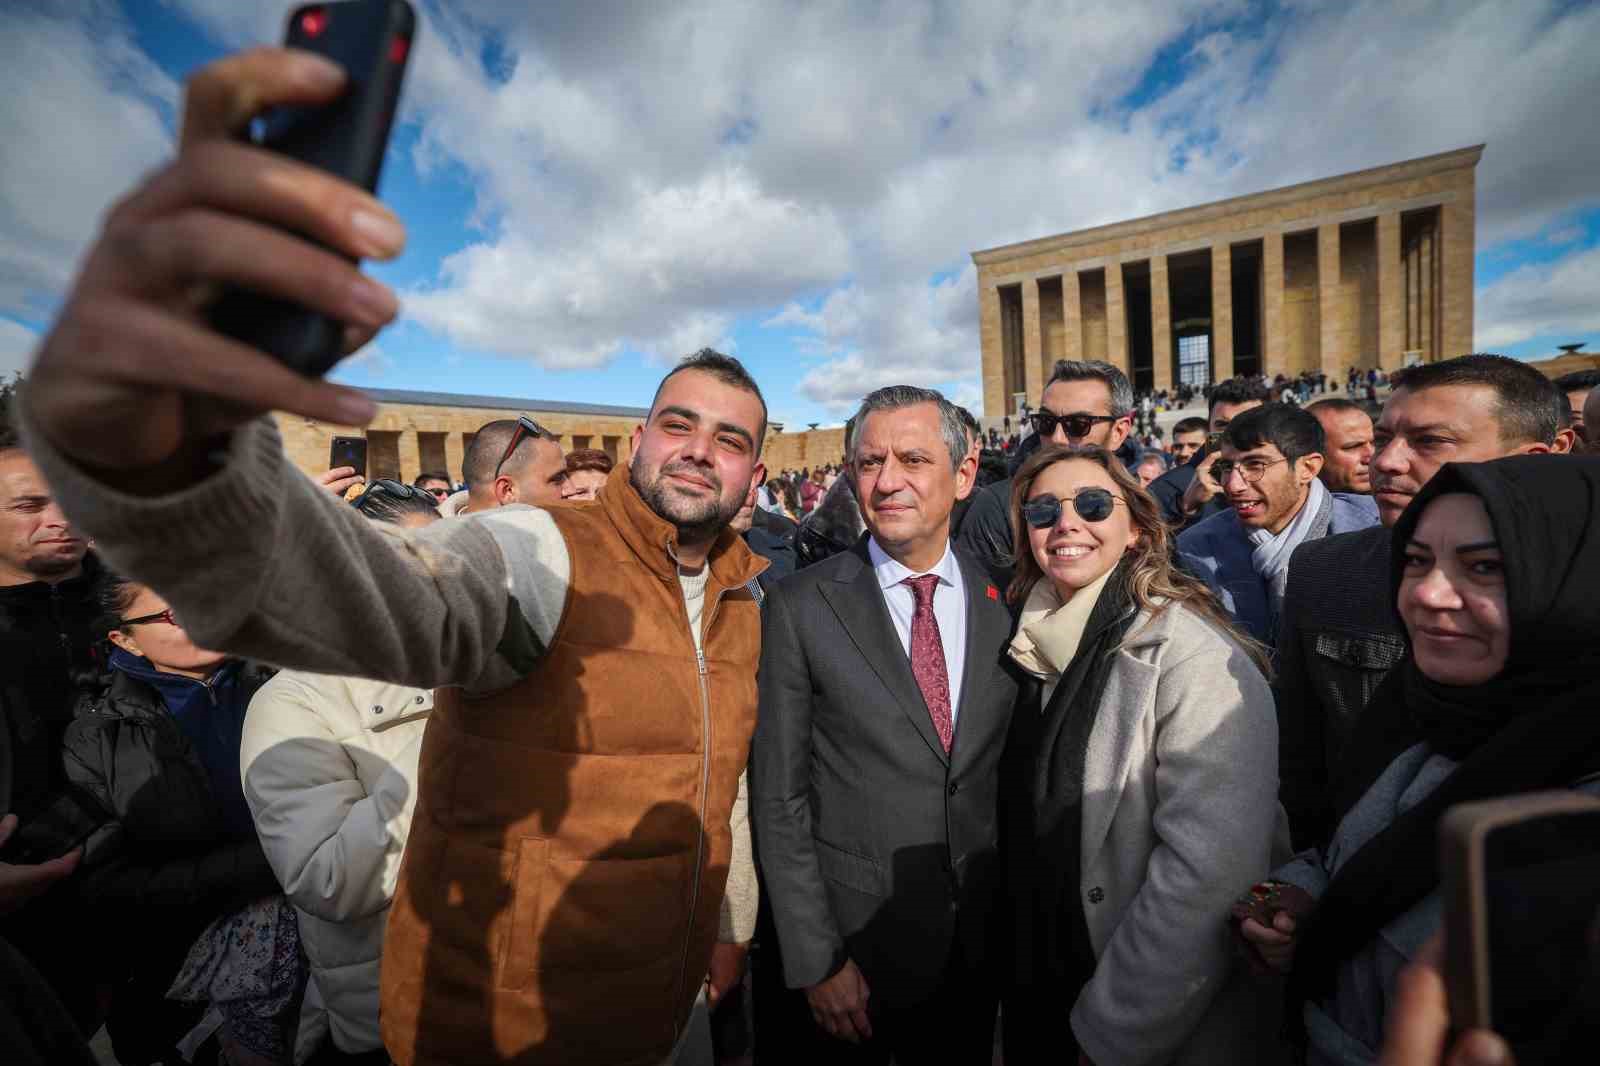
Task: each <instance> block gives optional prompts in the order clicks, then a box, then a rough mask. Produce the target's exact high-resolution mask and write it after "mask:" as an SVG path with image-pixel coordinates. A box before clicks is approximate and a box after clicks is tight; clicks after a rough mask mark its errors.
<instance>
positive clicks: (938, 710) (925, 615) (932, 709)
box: [901, 574, 952, 755]
mask: <svg viewBox="0 0 1600 1066" xmlns="http://www.w3.org/2000/svg"><path fill="white" fill-rule="evenodd" d="M901 584H902V585H910V586H911V593H912V595H914V596H915V597H916V598H917V609H916V611H914V612H913V613H912V615H911V675H912V676H913V677H915V678H916V679H917V687H918V688H920V689H921V690H922V700H923V702H924V703H926V704H927V705H928V715H929V717H931V718H932V719H933V728H934V731H935V732H936V733H938V734H939V743H941V744H943V745H944V752H945V754H946V755H948V754H950V735H951V733H952V730H951V728H950V675H949V673H948V672H947V671H946V670H945V665H944V642H943V641H942V640H940V639H939V619H937V618H935V617H934V614H933V593H934V590H935V589H937V588H938V587H939V575H937V574H923V575H922V576H921V577H908V578H906V579H905V580H904V581H902V582H901Z"/></svg>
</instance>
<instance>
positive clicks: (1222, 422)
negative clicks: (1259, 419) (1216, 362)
mask: <svg viewBox="0 0 1600 1066" xmlns="http://www.w3.org/2000/svg"><path fill="white" fill-rule="evenodd" d="M1266 402H1267V391H1266V390H1265V389H1262V388H1258V387H1256V386H1254V385H1249V384H1246V383H1245V382H1244V381H1242V380H1240V379H1237V378H1233V379H1229V380H1228V381H1224V382H1221V383H1219V384H1218V385H1217V386H1216V387H1214V388H1213V389H1212V390H1211V393H1210V395H1209V396H1208V397H1207V399H1206V403H1207V409H1206V420H1207V424H1208V425H1209V427H1210V432H1211V434H1212V435H1213V436H1215V435H1216V434H1220V433H1221V432H1222V431H1223V430H1225V429H1227V428H1228V424H1229V423H1230V422H1232V421H1233V420H1234V419H1235V418H1238V417H1239V416H1240V415H1242V414H1244V413H1245V412H1246V411H1248V410H1250V409H1251V408H1255V407H1260V406H1261V405H1262V404H1264V403H1266ZM1185 421H1188V420H1187V419H1185ZM1173 436H1174V437H1176V436H1177V431H1176V430H1174V431H1173ZM1216 456H1217V449H1216V448H1212V449H1211V450H1210V451H1209V452H1208V451H1207V450H1206V449H1204V448H1201V449H1200V450H1199V451H1197V452H1195V453H1194V454H1193V455H1192V456H1191V457H1190V458H1189V459H1188V460H1187V461H1186V462H1184V463H1183V464H1181V465H1179V466H1175V467H1173V468H1172V469H1171V470H1168V471H1167V472H1166V473H1165V474H1162V475H1161V476H1160V477H1158V478H1156V479H1155V480H1154V481H1152V482H1150V495H1152V496H1154V497H1155V498H1156V502H1157V503H1159V504H1160V505H1161V517H1162V518H1164V519H1166V521H1167V523H1168V524H1169V525H1171V526H1172V528H1173V530H1174V532H1181V531H1182V530H1183V529H1185V528H1187V527H1188V526H1191V525H1193V524H1194V523H1196V522H1199V521H1201V520H1202V519H1206V518H1210V517H1211V516H1212V515H1214V514H1221V513H1222V512H1223V511H1226V510H1227V509H1228V501H1227V500H1226V499H1224V498H1223V496H1222V492H1221V490H1220V489H1219V488H1217V487H1216V486H1215V483H1214V482H1213V481H1212V480H1211V479H1210V478H1209V477H1202V476H1200V475H1206V474H1209V473H1210V470H1211V463H1212V462H1214V461H1215V460H1216ZM1197 478H1198V480H1199V484H1196V480H1197ZM1191 490H1192V491H1191Z"/></svg>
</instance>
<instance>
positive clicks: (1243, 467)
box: [1211, 459, 1289, 485]
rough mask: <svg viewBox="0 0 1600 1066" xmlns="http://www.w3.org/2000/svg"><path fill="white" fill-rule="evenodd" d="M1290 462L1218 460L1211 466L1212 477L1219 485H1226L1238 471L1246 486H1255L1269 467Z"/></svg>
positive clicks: (1274, 460)
mask: <svg viewBox="0 0 1600 1066" xmlns="http://www.w3.org/2000/svg"><path fill="white" fill-rule="evenodd" d="M1288 461H1289V460H1288V459H1240V460H1239V461H1238V462H1234V461H1233V460H1232V459H1218V460H1217V461H1216V462H1214V463H1212V464H1211V477H1212V478H1213V480H1215V481H1216V483H1217V484H1218V485H1226V484H1227V483H1228V478H1229V476H1230V475H1232V473H1233V472H1234V471H1235V470H1237V471H1239V476H1240V477H1242V478H1244V480H1245V484H1247V485H1254V484H1255V483H1256V482H1258V481H1260V480H1261V478H1262V476H1263V475H1265V474H1266V472H1267V467H1269V466H1276V465H1277V464H1279V463H1287V462H1288Z"/></svg>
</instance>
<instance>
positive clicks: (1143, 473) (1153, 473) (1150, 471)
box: [1134, 459, 1167, 488]
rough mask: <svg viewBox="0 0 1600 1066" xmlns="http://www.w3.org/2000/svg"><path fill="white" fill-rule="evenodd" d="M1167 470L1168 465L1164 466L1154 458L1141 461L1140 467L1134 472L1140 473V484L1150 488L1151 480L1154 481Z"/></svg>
mask: <svg viewBox="0 0 1600 1066" xmlns="http://www.w3.org/2000/svg"><path fill="white" fill-rule="evenodd" d="M1166 472H1167V470H1166V467H1164V466H1162V465H1161V464H1160V463H1159V462H1157V461H1156V460H1154V459H1146V460H1145V461H1144V462H1142V463H1140V464H1139V468H1138V469H1137V470H1135V471H1134V473H1136V474H1138V475H1139V484H1140V485H1142V486H1143V487H1145V488H1149V487H1150V482H1152V481H1154V480H1155V479H1156V478H1158V477H1160V476H1161V475H1162V474H1165V473H1166Z"/></svg>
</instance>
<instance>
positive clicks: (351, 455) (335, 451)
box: [328, 437, 367, 477]
mask: <svg viewBox="0 0 1600 1066" xmlns="http://www.w3.org/2000/svg"><path fill="white" fill-rule="evenodd" d="M341 466H350V467H354V468H355V471H356V473H358V474H360V475H361V476H362V477H366V476H367V438H365V437H335V438H333V443H332V444H330V445H329V446H328V469H329V470H337V469H339V468H340V467H341Z"/></svg>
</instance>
